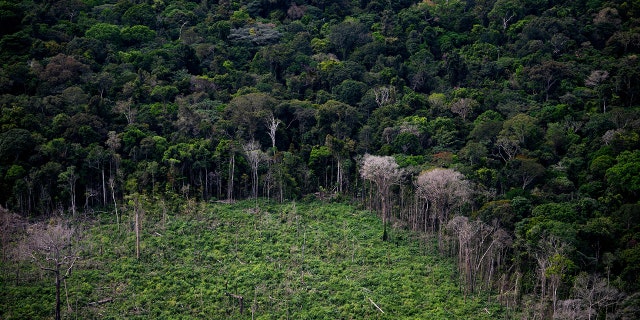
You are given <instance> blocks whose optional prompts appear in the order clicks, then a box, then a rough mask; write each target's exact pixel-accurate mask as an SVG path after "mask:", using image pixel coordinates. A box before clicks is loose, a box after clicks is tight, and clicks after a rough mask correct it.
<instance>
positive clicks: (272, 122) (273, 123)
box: [267, 113, 282, 150]
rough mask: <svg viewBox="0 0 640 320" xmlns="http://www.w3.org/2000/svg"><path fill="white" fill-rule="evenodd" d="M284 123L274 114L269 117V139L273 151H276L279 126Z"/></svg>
mask: <svg viewBox="0 0 640 320" xmlns="http://www.w3.org/2000/svg"><path fill="white" fill-rule="evenodd" d="M281 123H282V121H281V120H280V119H276V117H275V116H274V115H273V113H271V114H269V116H268V117H267V128H268V129H269V132H267V133H268V134H269V138H271V148H273V150H275V149H276V131H277V130H278V126H279V125H280V124H281Z"/></svg>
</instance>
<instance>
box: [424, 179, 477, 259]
mask: <svg viewBox="0 0 640 320" xmlns="http://www.w3.org/2000/svg"><path fill="white" fill-rule="evenodd" d="M416 187H417V191H416V192H417V193H418V196H419V197H420V198H422V199H424V200H425V201H426V202H427V204H428V205H430V206H428V207H427V208H429V207H431V211H432V214H431V224H432V226H431V227H432V230H434V231H435V229H436V228H437V230H438V245H439V247H440V249H443V245H444V244H443V231H444V227H445V226H446V224H447V223H448V221H449V214H450V213H451V212H452V211H453V210H456V209H459V208H460V207H462V206H463V205H464V204H466V203H467V202H468V201H469V200H470V199H471V194H472V189H471V186H470V183H469V181H467V180H465V179H464V175H463V174H462V173H460V172H458V171H455V170H453V169H444V168H435V169H431V170H428V171H424V172H422V173H421V174H420V175H419V176H418V179H417V180H416Z"/></svg>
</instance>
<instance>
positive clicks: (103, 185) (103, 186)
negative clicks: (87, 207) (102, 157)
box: [101, 168, 107, 206]
mask: <svg viewBox="0 0 640 320" xmlns="http://www.w3.org/2000/svg"><path fill="white" fill-rule="evenodd" d="M101 172H102V205H103V206H104V205H106V204H107V186H106V184H105V181H104V168H102V171H101Z"/></svg>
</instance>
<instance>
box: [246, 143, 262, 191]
mask: <svg viewBox="0 0 640 320" xmlns="http://www.w3.org/2000/svg"><path fill="white" fill-rule="evenodd" d="M242 151H243V152H244V156H245V157H246V158H247V161H248V162H249V166H250V167H251V196H252V197H253V198H254V199H257V198H258V168H259V167H260V163H261V162H262V161H264V160H265V159H266V154H265V153H264V152H262V150H260V143H258V142H256V141H255V140H252V141H250V142H247V143H245V144H243V145H242Z"/></svg>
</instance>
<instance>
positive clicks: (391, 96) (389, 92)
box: [373, 86, 396, 107]
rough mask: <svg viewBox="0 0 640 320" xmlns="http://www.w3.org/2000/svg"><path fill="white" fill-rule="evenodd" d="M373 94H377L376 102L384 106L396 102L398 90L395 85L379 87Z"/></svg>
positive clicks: (379, 105)
mask: <svg viewBox="0 0 640 320" xmlns="http://www.w3.org/2000/svg"><path fill="white" fill-rule="evenodd" d="M373 94H374V95H375V98H376V103H377V104H378V107H382V106H385V105H387V104H390V103H393V102H394V100H395V95H396V90H395V87H390V86H387V87H377V88H375V89H373Z"/></svg>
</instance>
